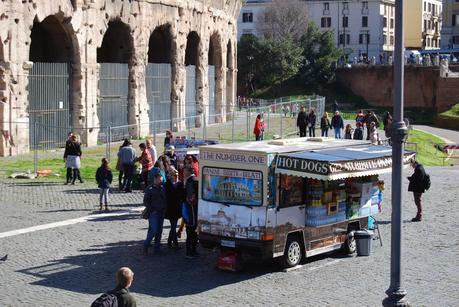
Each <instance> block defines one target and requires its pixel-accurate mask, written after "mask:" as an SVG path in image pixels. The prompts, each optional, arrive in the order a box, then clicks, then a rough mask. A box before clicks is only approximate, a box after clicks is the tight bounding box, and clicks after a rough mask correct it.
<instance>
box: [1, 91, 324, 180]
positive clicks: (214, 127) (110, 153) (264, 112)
mask: <svg viewBox="0 0 459 307" xmlns="http://www.w3.org/2000/svg"><path fill="white" fill-rule="evenodd" d="M264 103H267V102H264ZM301 106H304V107H305V109H306V111H308V110H309V109H313V110H315V112H316V114H317V118H318V119H319V118H320V114H322V113H323V110H324V108H325V99H324V98H322V97H318V98H316V99H303V100H291V101H288V102H285V101H284V102H279V103H271V104H268V105H259V106H251V107H247V108H241V109H237V110H235V111H233V112H229V113H217V114H215V113H214V112H213V113H214V114H206V113H203V114H200V115H195V116H188V117H185V118H172V119H169V120H155V121H151V122H148V123H142V124H138V125H123V126H106V127H97V128H95V127H88V128H82V129H72V128H71V127H70V128H69V127H59V126H52V125H49V124H48V125H44V124H42V123H39V122H34V123H28V122H14V123H9V122H8V123H1V124H2V127H9V128H8V131H9V132H8V135H5V133H3V138H4V142H5V144H7V145H8V146H4V148H3V149H4V155H5V156H6V157H2V158H0V176H1V177H4V176H7V175H11V174H12V173H30V174H37V173H38V174H39V175H46V176H61V177H62V176H65V164H64V159H63V156H64V148H65V143H66V141H67V134H68V132H70V131H72V132H73V133H74V134H76V135H77V136H84V135H87V134H91V133H92V134H93V133H94V131H96V132H97V145H95V146H91V147H87V146H84V144H83V146H82V151H83V154H82V157H81V165H82V168H81V172H82V175H83V177H86V178H94V176H95V169H96V168H97V167H98V166H99V165H100V160H101V159H102V158H108V159H109V160H112V161H116V157H117V152H118V150H119V147H120V146H121V143H122V141H123V140H124V139H125V138H129V139H131V140H132V142H133V144H134V147H135V148H136V149H137V150H138V144H140V143H141V142H143V139H142V138H140V134H141V133H143V134H144V132H145V131H149V137H151V138H152V140H153V143H154V145H155V146H156V148H157V151H158V153H162V152H163V151H164V137H165V133H166V131H167V130H171V131H174V130H176V129H174V127H184V129H182V130H180V131H178V132H174V137H180V138H181V139H188V140H211V141H216V142H219V143H231V142H243V141H251V140H255V135H254V133H253V129H254V125H255V120H256V117H257V115H258V114H260V115H261V116H262V118H263V121H264V127H265V130H264V138H265V139H272V138H273V137H292V136H296V135H297V127H296V117H297V115H298V112H299V110H300V107H301ZM204 110H206V108H204ZM287 110H288V111H287ZM6 130H7V129H5V131H6ZM69 130H70V131H69ZM27 137H28V140H29V142H28V144H23V143H20V142H19V141H23V140H25V139H27ZM138 153H139V154H140V151H139V150H138ZM112 168H115V165H114V163H112Z"/></svg>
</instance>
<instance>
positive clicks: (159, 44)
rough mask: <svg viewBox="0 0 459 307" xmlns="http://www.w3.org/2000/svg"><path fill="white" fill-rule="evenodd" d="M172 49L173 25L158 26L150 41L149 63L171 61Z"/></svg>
mask: <svg viewBox="0 0 459 307" xmlns="http://www.w3.org/2000/svg"><path fill="white" fill-rule="evenodd" d="M171 49H172V34H171V26H170V25H169V24H166V25H162V26H159V27H156V29H155V30H154V31H153V32H152V33H151V35H150V39H149V42H148V63H171Z"/></svg>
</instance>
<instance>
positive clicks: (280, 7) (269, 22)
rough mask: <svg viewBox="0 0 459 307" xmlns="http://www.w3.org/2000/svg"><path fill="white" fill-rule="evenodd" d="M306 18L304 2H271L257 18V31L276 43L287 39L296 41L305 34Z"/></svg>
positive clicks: (296, 0) (306, 12)
mask: <svg viewBox="0 0 459 307" xmlns="http://www.w3.org/2000/svg"><path fill="white" fill-rule="evenodd" d="M308 18H309V17H308V11H307V8H306V4H305V3H304V1H300V0H273V1H272V2H271V3H269V4H268V5H267V6H266V8H265V10H264V12H262V13H260V14H259V15H258V16H257V31H258V33H260V34H262V35H263V36H264V37H265V38H270V39H274V40H276V41H279V40H282V39H284V38H287V37H290V38H292V39H293V40H296V41H297V40H299V39H300V37H301V35H302V34H303V33H305V32H306V29H307V27H308Z"/></svg>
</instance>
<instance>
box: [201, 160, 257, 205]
mask: <svg viewBox="0 0 459 307" xmlns="http://www.w3.org/2000/svg"><path fill="white" fill-rule="evenodd" d="M201 187H202V199H204V200H207V201H213V202H219V203H224V204H232V205H246V206H261V205H262V204H263V174H262V173H261V172H260V171H248V170H237V169H227V168H215V167H204V168H203V170H202V185H201Z"/></svg>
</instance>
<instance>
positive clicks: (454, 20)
mask: <svg viewBox="0 0 459 307" xmlns="http://www.w3.org/2000/svg"><path fill="white" fill-rule="evenodd" d="M458 25H459V14H454V15H453V18H452V26H458Z"/></svg>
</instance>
